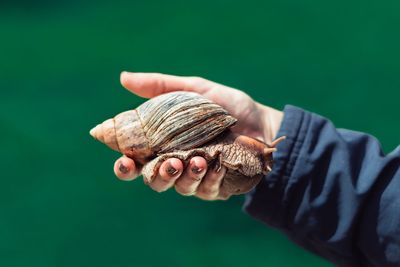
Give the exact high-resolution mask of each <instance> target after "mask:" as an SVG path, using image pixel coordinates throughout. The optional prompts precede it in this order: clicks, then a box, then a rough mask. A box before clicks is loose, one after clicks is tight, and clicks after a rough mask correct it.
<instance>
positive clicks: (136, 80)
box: [120, 71, 210, 98]
mask: <svg viewBox="0 0 400 267" xmlns="http://www.w3.org/2000/svg"><path fill="white" fill-rule="evenodd" d="M120 80H121V84H122V85H123V86H124V87H125V88H126V89H128V90H129V91H131V92H132V93H134V94H136V95H139V96H141V97H146V98H150V97H154V96H157V95H160V94H164V93H167V92H172V91H196V92H198V93H200V94H202V93H205V92H206V91H207V90H208V86H205V84H206V83H209V82H210V81H207V80H205V79H202V78H197V77H182V76H174V75H167V74H161V73H140V72H135V73H132V72H126V71H124V72H122V73H121V76H120Z"/></svg>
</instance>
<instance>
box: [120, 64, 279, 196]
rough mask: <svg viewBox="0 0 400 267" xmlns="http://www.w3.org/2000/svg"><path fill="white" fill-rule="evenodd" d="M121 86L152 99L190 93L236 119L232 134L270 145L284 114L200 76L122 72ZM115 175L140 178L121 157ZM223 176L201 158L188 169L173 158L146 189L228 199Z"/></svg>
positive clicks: (128, 162)
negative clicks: (198, 95) (206, 99)
mask: <svg viewBox="0 0 400 267" xmlns="http://www.w3.org/2000/svg"><path fill="white" fill-rule="evenodd" d="M121 83H122V85H123V86H124V87H125V88H126V89H128V90H129V91H131V92H132V93H134V94H136V95H139V96H141V97H146V98H151V97H155V96H157V95H160V94H163V93H167V92H172V91H192V92H196V93H199V94H201V95H203V96H204V97H206V98H208V99H210V100H211V101H213V102H215V103H217V104H219V105H220V106H222V107H224V108H225V109H226V110H227V111H228V112H229V113H230V114H231V115H232V116H233V117H235V118H236V119H238V122H237V124H236V125H235V126H234V127H233V128H232V131H234V132H237V133H240V134H243V135H247V136H250V137H253V138H258V139H260V140H262V141H264V142H266V143H271V142H272V140H273V139H274V138H275V136H276V134H277V132H278V130H279V127H280V124H281V121H282V117H283V113H282V112H281V111H278V110H275V109H273V108H270V107H267V106H264V105H261V104H259V103H257V102H255V101H254V100H253V99H251V98H250V97H249V96H248V95H247V94H245V93H244V92H242V91H240V90H237V89H234V88H230V87H227V86H224V85H222V84H218V83H215V82H212V81H208V80H206V79H203V78H199V77H179V76H172V75H166V74H159V73H128V72H123V73H121ZM114 172H115V174H116V175H117V176H118V177H119V178H120V179H121V180H133V179H135V178H136V177H137V176H139V175H140V169H139V168H137V166H136V164H135V162H134V160H132V159H130V158H128V157H125V156H122V157H121V158H119V159H118V160H117V161H116V162H115V164H114ZM225 173H226V168H225V167H222V168H221V169H220V170H219V172H217V171H216V170H213V169H210V170H207V162H206V160H205V159H204V158H202V157H197V156H196V157H193V158H192V159H191V160H190V162H189V166H188V168H186V169H185V170H184V168H183V163H182V162H181V161H180V160H179V159H176V158H171V159H168V160H166V161H165V162H163V164H162V165H161V167H160V170H159V174H158V176H157V177H156V178H155V179H154V180H153V182H152V183H150V184H149V186H150V187H151V188H152V189H154V190H155V191H157V192H163V191H165V190H167V189H169V188H171V187H173V186H174V187H175V189H176V191H177V192H178V193H180V194H182V195H185V196H187V195H195V196H197V197H199V198H201V199H204V200H215V199H227V198H228V197H229V196H221V195H220V194H219V186H220V184H221V181H222V179H223V177H224V175H225Z"/></svg>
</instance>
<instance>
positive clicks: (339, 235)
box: [245, 106, 400, 266]
mask: <svg viewBox="0 0 400 267" xmlns="http://www.w3.org/2000/svg"><path fill="white" fill-rule="evenodd" d="M284 112H285V116H284V119H283V122H282V125H281V128H280V130H279V132H278V136H282V135H286V136H287V141H286V142H282V143H281V144H280V145H278V151H277V152H276V153H275V155H274V159H275V165H274V169H273V171H272V172H271V173H270V174H269V175H268V176H266V177H265V179H264V180H263V181H262V182H261V183H260V184H259V185H258V186H257V187H256V188H255V189H254V190H253V191H252V192H251V193H249V194H248V195H247V200H246V203H245V210H246V211H247V212H248V213H249V214H250V215H252V216H254V217H256V218H257V219H259V220H261V221H263V222H265V223H267V224H268V225H271V226H273V227H275V228H278V229H280V230H282V231H284V232H285V233H286V234H287V235H288V236H289V237H290V238H291V239H292V240H293V241H295V242H296V243H298V244H300V245H301V246H303V247H304V248H306V249H308V250H311V251H313V252H314V253H316V254H318V255H320V256H323V257H325V258H327V259H329V260H331V261H333V262H334V263H336V264H339V265H343V266H399V264H400V168H399V166H400V148H397V149H396V150H395V151H393V152H392V153H390V154H388V155H386V156H385V155H384V154H383V153H382V151H381V148H380V145H379V143H378V141H377V140H376V139H375V138H373V137H371V136H368V135H366V134H363V133H358V132H353V131H349V130H337V129H335V127H334V126H333V125H332V123H331V122H329V121H328V120H326V119H324V118H322V117H320V116H318V115H316V114H312V113H309V112H306V111H303V110H301V109H298V108H295V107H292V106H287V107H286V108H285V111H284Z"/></svg>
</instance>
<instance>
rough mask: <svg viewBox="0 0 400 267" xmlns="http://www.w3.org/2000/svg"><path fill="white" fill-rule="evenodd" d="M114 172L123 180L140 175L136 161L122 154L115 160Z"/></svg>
mask: <svg viewBox="0 0 400 267" xmlns="http://www.w3.org/2000/svg"><path fill="white" fill-rule="evenodd" d="M114 173H115V175H116V176H117V177H118V178H119V179H121V180H123V181H130V180H133V179H135V178H136V177H137V176H139V170H138V169H137V167H136V164H135V162H134V161H133V160H132V159H130V158H128V157H126V156H122V157H120V158H119V159H117V160H116V161H115V163H114Z"/></svg>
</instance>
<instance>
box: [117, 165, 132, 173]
mask: <svg viewBox="0 0 400 267" xmlns="http://www.w3.org/2000/svg"><path fill="white" fill-rule="evenodd" d="M118 169H119V171H120V172H122V173H123V174H127V173H128V172H129V169H128V168H127V167H125V165H124V164H122V163H120V164H119V167H118Z"/></svg>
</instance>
